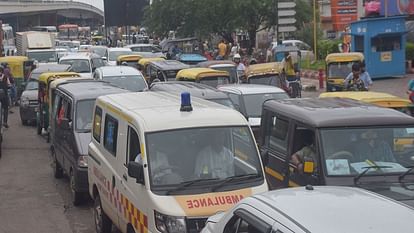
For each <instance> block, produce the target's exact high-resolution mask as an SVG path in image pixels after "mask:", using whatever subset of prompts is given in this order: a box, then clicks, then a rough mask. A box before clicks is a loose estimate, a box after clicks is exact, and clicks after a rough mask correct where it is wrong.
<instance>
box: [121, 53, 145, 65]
mask: <svg viewBox="0 0 414 233" xmlns="http://www.w3.org/2000/svg"><path fill="white" fill-rule="evenodd" d="M142 58H143V57H142V56H141V55H138V54H129V55H121V56H119V57H118V58H117V59H116V61H117V62H118V63H119V64H121V63H122V62H124V61H126V62H134V61H135V62H137V63H138V61H139V60H141V59H142Z"/></svg>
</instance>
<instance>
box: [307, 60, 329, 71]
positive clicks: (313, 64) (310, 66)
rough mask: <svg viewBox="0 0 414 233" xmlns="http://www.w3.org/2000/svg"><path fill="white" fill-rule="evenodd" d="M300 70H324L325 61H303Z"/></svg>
mask: <svg viewBox="0 0 414 233" xmlns="http://www.w3.org/2000/svg"><path fill="white" fill-rule="evenodd" d="M301 69H305V70H320V69H325V61H324V60H317V61H310V60H303V61H302V64H301Z"/></svg>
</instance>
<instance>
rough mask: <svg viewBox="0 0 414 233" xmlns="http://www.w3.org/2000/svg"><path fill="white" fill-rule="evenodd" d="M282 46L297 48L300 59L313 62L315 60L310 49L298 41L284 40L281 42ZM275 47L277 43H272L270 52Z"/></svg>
mask: <svg viewBox="0 0 414 233" xmlns="http://www.w3.org/2000/svg"><path fill="white" fill-rule="evenodd" d="M282 44H283V45H284V46H295V47H297V48H298V49H299V50H300V52H301V56H302V59H309V60H313V59H314V58H315V54H314V53H313V51H312V47H311V46H309V45H308V44H306V43H305V42H303V41H300V40H284V41H282ZM276 46H277V42H272V50H273V49H274V48H275V47H276Z"/></svg>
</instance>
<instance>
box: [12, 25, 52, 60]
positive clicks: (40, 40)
mask: <svg viewBox="0 0 414 233" xmlns="http://www.w3.org/2000/svg"><path fill="white" fill-rule="evenodd" d="M16 47H17V55H19V56H27V57H28V58H29V59H30V60H35V61H37V62H39V63H53V62H57V53H56V50H55V35H54V34H53V33H50V32H37V31H28V32H17V33H16Z"/></svg>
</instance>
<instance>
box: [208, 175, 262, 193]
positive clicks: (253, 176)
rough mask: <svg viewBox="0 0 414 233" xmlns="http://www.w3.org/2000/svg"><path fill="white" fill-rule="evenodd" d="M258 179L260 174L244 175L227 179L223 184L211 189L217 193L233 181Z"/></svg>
mask: <svg viewBox="0 0 414 233" xmlns="http://www.w3.org/2000/svg"><path fill="white" fill-rule="evenodd" d="M258 177H260V175H259V174H243V175H237V176H231V177H227V178H226V179H224V180H223V181H222V182H220V183H218V184H217V185H215V186H213V187H212V188H211V191H212V192H215V191H216V190H217V189H219V188H221V187H223V186H224V185H225V184H227V183H229V182H231V181H234V180H245V179H250V178H258Z"/></svg>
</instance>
